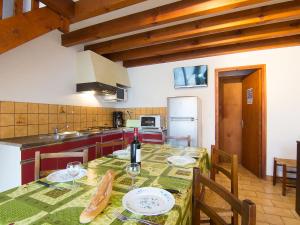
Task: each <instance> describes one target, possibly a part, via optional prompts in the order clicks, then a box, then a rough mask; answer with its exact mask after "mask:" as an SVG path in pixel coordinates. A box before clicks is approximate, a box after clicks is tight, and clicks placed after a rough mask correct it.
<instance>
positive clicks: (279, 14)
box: [85, 2, 300, 54]
mask: <svg viewBox="0 0 300 225" xmlns="http://www.w3.org/2000/svg"><path fill="white" fill-rule="evenodd" d="M292 19H300V4H299V3H297V2H285V3H280V4H275V5H270V6H265V7H259V8H255V9H249V10H244V11H240V12H236V13H230V14H226V15H221V16H217V17H213V18H208V19H202V20H198V21H193V22H189V23H185V24H180V25H175V26H171V27H167V28H162V29H158V30H153V31H149V32H144V33H140V34H136V35H132V36H128V37H124V38H119V39H114V40H111V41H106V42H101V43H97V44H92V45H87V46H85V50H92V51H94V52H96V53H98V54H106V53H113V52H119V51H124V50H128V49H132V48H139V47H144V46H149V45H154V44H160V43H165V42H170V41H175V40H181V39H186V38H192V37H199V36H202V35H208V34H215V33H220V32H225V31H232V30H235V29H242V28H247V27H253V26H260V25H264V24H270V23H275V22H282V21H287V20H292Z"/></svg>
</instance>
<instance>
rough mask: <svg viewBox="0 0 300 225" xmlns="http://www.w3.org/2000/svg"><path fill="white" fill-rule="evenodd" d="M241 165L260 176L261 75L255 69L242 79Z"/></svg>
mask: <svg viewBox="0 0 300 225" xmlns="http://www.w3.org/2000/svg"><path fill="white" fill-rule="evenodd" d="M242 97H243V100H242V104H243V109H242V110H243V112H242V117H243V132H242V133H243V139H242V140H243V141H242V142H243V144H242V146H243V147H242V148H243V154H242V165H243V166H244V167H245V168H247V169H248V170H250V171H251V172H252V173H254V174H255V175H257V176H258V177H261V176H262V174H261V171H262V169H261V166H262V152H261V151H262V145H261V143H262V76H261V70H256V71H255V72H253V73H252V74H250V75H248V76H246V77H245V78H244V79H243V94H242Z"/></svg>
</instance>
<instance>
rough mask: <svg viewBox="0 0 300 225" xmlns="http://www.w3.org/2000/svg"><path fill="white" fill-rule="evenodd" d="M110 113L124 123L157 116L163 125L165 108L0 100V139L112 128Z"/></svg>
mask: <svg viewBox="0 0 300 225" xmlns="http://www.w3.org/2000/svg"><path fill="white" fill-rule="evenodd" d="M113 111H122V112H123V115H124V119H125V120H127V119H129V118H130V117H131V118H132V119H139V117H140V116H141V115H160V116H161V117H162V118H163V121H164V126H166V115H167V108H166V107H146V108H103V107H85V106H72V105H57V104H42V103H41V104H38V103H27V102H6V101H2V102H0V139H3V138H11V137H22V136H31V135H39V134H51V133H54V130H55V128H58V129H61V131H65V130H70V131H71V130H82V129H87V128H89V127H96V126H112V112H113ZM128 112H129V114H130V117H129V114H128Z"/></svg>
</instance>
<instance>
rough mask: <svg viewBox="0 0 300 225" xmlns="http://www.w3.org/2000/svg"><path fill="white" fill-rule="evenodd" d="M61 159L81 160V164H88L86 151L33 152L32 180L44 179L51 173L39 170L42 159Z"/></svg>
mask: <svg viewBox="0 0 300 225" xmlns="http://www.w3.org/2000/svg"><path fill="white" fill-rule="evenodd" d="M63 158H82V163H87V162H88V149H85V150H83V151H82V152H58V153H42V154H41V153H40V152H39V151H36V152H35V162H34V179H35V180H38V179H40V178H41V177H45V176H46V175H48V174H49V172H52V171H53V170H51V171H49V170H48V171H47V170H43V171H42V170H41V161H42V160H44V159H63Z"/></svg>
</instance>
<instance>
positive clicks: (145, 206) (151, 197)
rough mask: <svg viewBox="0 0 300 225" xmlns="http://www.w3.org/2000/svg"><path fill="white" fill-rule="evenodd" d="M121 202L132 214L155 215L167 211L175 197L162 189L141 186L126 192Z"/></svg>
mask: <svg viewBox="0 0 300 225" xmlns="http://www.w3.org/2000/svg"><path fill="white" fill-rule="evenodd" d="M122 204H123V207H124V208H125V209H127V210H128V211H130V212H132V213H134V214H139V215H145V216H155V215H160V214H164V213H167V212H169V211H170V210H171V209H172V208H173V206H174V205H175V199H174V197H173V195H172V194H171V193H170V192H168V191H165V190H164V189H160V188H154V187H143V188H138V189H134V190H132V191H130V192H128V193H127V194H126V195H125V196H124V197H123V200H122Z"/></svg>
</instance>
